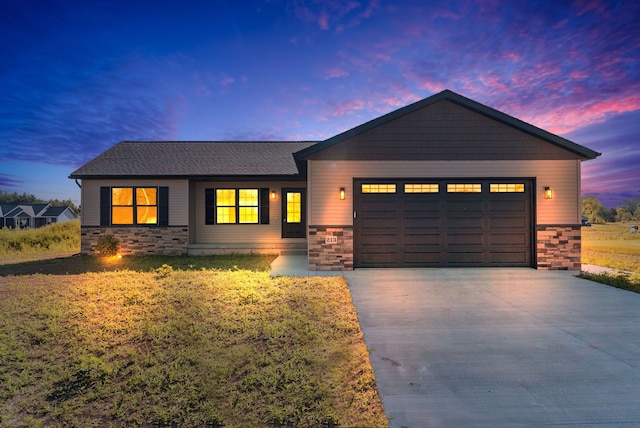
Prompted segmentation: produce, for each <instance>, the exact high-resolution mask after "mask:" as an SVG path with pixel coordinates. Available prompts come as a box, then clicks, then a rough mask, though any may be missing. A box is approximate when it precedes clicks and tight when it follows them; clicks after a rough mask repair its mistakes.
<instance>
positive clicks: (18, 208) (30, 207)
mask: <svg viewBox="0 0 640 428" xmlns="http://www.w3.org/2000/svg"><path fill="white" fill-rule="evenodd" d="M48 207H50V205H49V204H15V205H2V206H1V207H0V216H1V217H38V216H40V215H42V214H43V211H44V210H45V209H46V208H48Z"/></svg>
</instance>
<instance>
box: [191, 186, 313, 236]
mask: <svg viewBox="0 0 640 428" xmlns="http://www.w3.org/2000/svg"><path fill="white" fill-rule="evenodd" d="M265 187H266V188H269V194H271V190H275V191H276V193H277V197H276V199H275V200H274V199H271V198H269V224H214V225H210V224H205V189H211V188H218V189H221V188H228V189H231V188H243V189H253V188H255V189H259V188H265ZM283 187H286V188H304V187H306V184H305V183H292V182H240V183H234V182H209V183H207V182H197V183H194V184H193V185H192V189H191V200H192V201H193V204H192V205H193V206H194V208H193V212H192V214H191V223H190V243H192V244H274V243H275V244H280V243H296V242H305V241H306V239H299V238H298V239H295V238H289V239H282V228H281V223H282V208H281V202H282V199H281V198H282V195H281V189H282V188H283Z"/></svg>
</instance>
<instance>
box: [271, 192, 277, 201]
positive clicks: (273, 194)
mask: <svg viewBox="0 0 640 428" xmlns="http://www.w3.org/2000/svg"><path fill="white" fill-rule="evenodd" d="M275 198H276V191H275V190H272V191H271V199H275Z"/></svg>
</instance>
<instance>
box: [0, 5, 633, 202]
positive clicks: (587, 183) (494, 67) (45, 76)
mask: <svg viewBox="0 0 640 428" xmlns="http://www.w3.org/2000/svg"><path fill="white" fill-rule="evenodd" d="M0 40H2V44H0V100H1V102H0V140H1V142H0V189H1V190H3V191H5V192H10V193H13V192H19V193H22V192H27V193H31V194H34V195H36V196H37V197H39V198H42V199H50V198H53V199H68V198H71V199H72V200H73V201H74V202H75V203H76V204H79V203H80V191H79V189H78V187H77V186H76V184H75V183H74V182H73V180H70V179H68V178H67V177H68V176H69V174H70V173H72V172H73V171H74V170H75V169H76V168H78V167H79V166H81V165H83V164H84V163H85V162H87V161H89V160H90V159H92V158H93V157H95V156H96V155H98V154H99V153H101V152H103V151H104V150H106V149H108V148H109V147H111V146H113V145H114V144H116V143H118V142H119V141H121V140H323V139H326V138H329V137H331V136H333V135H335V134H338V133H340V132H342V131H344V130H346V129H349V128H352V127H354V126H357V125H359V124H361V123H364V122H366V121H368V120H371V119H374V118H376V117H378V116H380V115H382V114H385V113H388V112H390V111H392V110H395V109H397V108H400V107H402V106H405V105H407V104H410V103H412V102H414V101H417V100H420V99H423V98H426V97H428V96H430V95H432V94H434V93H436V92H440V91H441V90H443V89H451V90H452V91H454V92H457V93H459V94H461V95H463V96H466V97H468V98H471V99H473V100H476V101H478V102H481V103H483V104H486V105H488V106H490V107H493V108H496V109H498V110H500V111H502V112H504V113H507V114H510V115H512V116H515V117H517V118H519V119H521V120H524V121H526V122H529V123H531V124H533V125H535V126H538V127H540V128H543V129H545V130H547V131H550V132H553V133H555V134H558V135H561V136H563V137H565V138H568V139H569V140H571V141H574V142H575V143H578V144H581V145H584V146H586V147H588V148H590V149H593V150H596V151H598V152H602V156H600V157H599V158H597V159H595V160H592V161H587V162H585V163H584V164H583V166H582V172H583V177H582V191H583V194H590V195H595V196H598V197H599V198H600V200H601V201H603V203H604V204H605V205H606V206H610V207H615V206H617V204H618V203H620V202H621V201H623V200H625V199H629V198H633V197H639V196H640V2H639V1H638V0H622V1H602V0H585V1H564V0H555V1H529V0H505V1H498V0H487V1H455V0H446V1H430V0H425V1H418V0H413V1H390V0H389V1H385V0H353V1H349V0H347V1H337V0H282V1H280V0H262V1H258V0H256V1H244V0H233V1H188V0H187V1H182V2H169V1H162V0H160V1H134V0H131V1H108V0H96V1H79V0H76V1H74V0H68V1H66V0H38V1H34V0H3V1H2V2H1V4H0ZM168 167H170V166H169V165H168Z"/></svg>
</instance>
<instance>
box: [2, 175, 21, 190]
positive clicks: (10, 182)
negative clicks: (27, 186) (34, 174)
mask: <svg viewBox="0 0 640 428" xmlns="http://www.w3.org/2000/svg"><path fill="white" fill-rule="evenodd" d="M23 183H24V181H23V180H21V179H19V178H16V177H15V176H13V175H9V174H2V173H0V189H3V188H4V189H6V188H14V187H17V186H19V185H21V184H23ZM5 191H6V190H5Z"/></svg>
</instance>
